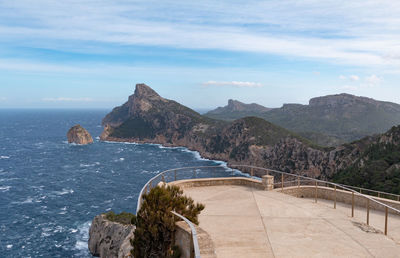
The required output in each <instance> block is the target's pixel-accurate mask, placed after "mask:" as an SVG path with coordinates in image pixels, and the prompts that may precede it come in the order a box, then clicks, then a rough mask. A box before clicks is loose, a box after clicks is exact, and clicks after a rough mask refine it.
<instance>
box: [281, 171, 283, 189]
mask: <svg viewBox="0 0 400 258" xmlns="http://www.w3.org/2000/svg"><path fill="white" fill-rule="evenodd" d="M281 185H282V191H283V174H282V177H281Z"/></svg>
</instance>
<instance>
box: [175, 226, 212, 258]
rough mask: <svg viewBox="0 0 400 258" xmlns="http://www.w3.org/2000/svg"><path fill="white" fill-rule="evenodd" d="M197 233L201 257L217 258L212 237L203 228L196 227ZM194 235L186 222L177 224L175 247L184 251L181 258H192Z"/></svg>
mask: <svg viewBox="0 0 400 258" xmlns="http://www.w3.org/2000/svg"><path fill="white" fill-rule="evenodd" d="M195 228H196V232H197V241H198V243H199V248H200V255H201V257H202V258H216V257H217V256H216V254H215V249H214V243H213V242H212V240H211V237H210V236H209V235H208V233H207V232H206V231H204V230H203V229H202V228H201V227H199V226H195ZM191 238H192V235H191V231H190V227H189V225H188V224H186V222H184V221H178V222H177V223H176V232H175V245H177V246H179V248H180V249H181V251H182V256H181V258H190V253H191V252H193V246H192V240H191Z"/></svg>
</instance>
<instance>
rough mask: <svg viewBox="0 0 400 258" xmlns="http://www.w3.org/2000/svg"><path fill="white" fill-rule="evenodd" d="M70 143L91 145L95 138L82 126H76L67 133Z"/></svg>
mask: <svg viewBox="0 0 400 258" xmlns="http://www.w3.org/2000/svg"><path fill="white" fill-rule="evenodd" d="M67 138H68V143H76V144H83V145H84V144H90V143H93V138H92V136H91V135H90V133H89V132H88V131H87V130H86V129H85V128H83V127H82V126H80V125H75V126H73V127H71V129H69V131H68V133H67Z"/></svg>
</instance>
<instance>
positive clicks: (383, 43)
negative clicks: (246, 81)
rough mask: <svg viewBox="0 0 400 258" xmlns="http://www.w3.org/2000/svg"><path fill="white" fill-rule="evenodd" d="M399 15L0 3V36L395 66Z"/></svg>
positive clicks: (380, 10)
mask: <svg viewBox="0 0 400 258" xmlns="http://www.w3.org/2000/svg"><path fill="white" fill-rule="evenodd" d="M166 10H167V11H166ZM352 10H357V15H356V16H355V15H354V13H353V11H352ZM398 13H400V2H398V1H390V0H381V1H373V0H367V1H364V0H362V1H361V0H360V1H357V0H355V1H341V2H340V4H338V2H337V1H333V0H327V1H313V0H311V1H301V2H299V1H295V0H289V1H285V2H279V3H276V2H273V1H271V2H258V1H250V3H247V2H246V4H240V3H235V4H234V3H231V2H230V1H221V2H218V4H217V3H216V2H215V1H202V2H201V3H187V2H183V1H182V2H180V1H178V2H176V1H173V2H172V1H163V2H162V3H160V2H158V1H157V2H154V1H145V2H132V3H130V2H127V1H96V0H81V1H67V2H62V1H59V2H57V3H53V2H49V1H45V0H42V1H40V0H39V1H35V5H32V4H31V1H28V0H19V1H3V2H1V3H0V17H2V18H0V38H2V41H3V42H9V43H13V44H18V45H22V46H27V45H28V46H33V47H38V46H40V47H48V48H64V49H65V48H68V47H71V46H72V48H73V49H74V50H76V49H79V48H84V47H85V46H87V45H88V44H90V43H102V44H104V45H103V46H104V47H106V48H109V49H112V48H113V47H115V45H119V46H120V45H147V46H163V47H174V48H186V49H219V50H229V51H244V52H256V53H269V54H276V55H282V56H294V57H300V58H311V59H322V60H328V61H330V62H339V63H346V64H352V65H359V66H371V65H385V66H386V65H388V66H393V65H395V66H399V65H400V59H399V58H398V56H399V53H400V45H398V44H397V42H399V41H400V35H399V34H398V31H397V29H398V28H399V27H400V20H399V19H398ZM21 17H24V18H23V19H21ZM174 17H179V19H178V18H174ZM339 19H340V20H339ZM316 20H318V22H317V23H316V22H315V21H316ZM110 21H112V22H110ZM66 42H67V43H66Z"/></svg>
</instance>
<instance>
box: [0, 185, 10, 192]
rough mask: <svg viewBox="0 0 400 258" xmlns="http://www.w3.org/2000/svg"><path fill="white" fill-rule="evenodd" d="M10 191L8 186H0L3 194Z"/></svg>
mask: <svg viewBox="0 0 400 258" xmlns="http://www.w3.org/2000/svg"><path fill="white" fill-rule="evenodd" d="M10 189H11V186H9V185H6V186H0V191H2V192H3V193H4V192H7V191H9V190H10Z"/></svg>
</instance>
